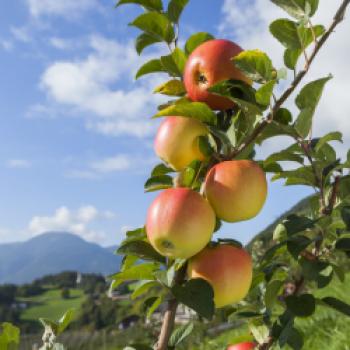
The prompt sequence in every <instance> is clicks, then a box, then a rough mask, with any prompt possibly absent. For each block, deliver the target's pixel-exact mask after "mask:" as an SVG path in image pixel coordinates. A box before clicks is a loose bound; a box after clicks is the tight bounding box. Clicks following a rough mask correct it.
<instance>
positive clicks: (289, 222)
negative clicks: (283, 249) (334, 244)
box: [283, 214, 315, 236]
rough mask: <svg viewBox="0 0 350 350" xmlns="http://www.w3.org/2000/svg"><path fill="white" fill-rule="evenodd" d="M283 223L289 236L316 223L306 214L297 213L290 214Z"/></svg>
mask: <svg viewBox="0 0 350 350" xmlns="http://www.w3.org/2000/svg"><path fill="white" fill-rule="evenodd" d="M283 225H284V227H285V228H286V230H287V235H288V236H293V235H295V234H296V233H299V232H303V231H305V230H307V229H310V228H312V227H313V226H314V225H315V222H314V220H311V219H309V218H307V217H306V216H298V215H295V214H292V215H289V216H288V217H287V218H286V219H285V220H284V221H283Z"/></svg>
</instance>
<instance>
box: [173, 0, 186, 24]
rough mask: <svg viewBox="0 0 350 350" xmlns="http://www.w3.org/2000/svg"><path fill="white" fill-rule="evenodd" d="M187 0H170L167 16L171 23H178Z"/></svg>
mask: <svg viewBox="0 0 350 350" xmlns="http://www.w3.org/2000/svg"><path fill="white" fill-rule="evenodd" d="M188 1H189V0H170V1H169V5H168V17H169V19H170V21H172V22H173V23H178V22H179V19H180V16H181V14H182V12H183V10H184V8H185V7H186V5H187V4H188Z"/></svg>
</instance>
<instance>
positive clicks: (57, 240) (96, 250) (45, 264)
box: [0, 232, 121, 284]
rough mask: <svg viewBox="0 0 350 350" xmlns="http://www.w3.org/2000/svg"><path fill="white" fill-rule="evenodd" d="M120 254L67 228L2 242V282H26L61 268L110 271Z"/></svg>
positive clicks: (115, 265) (115, 268)
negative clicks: (61, 230)
mask: <svg viewBox="0 0 350 350" xmlns="http://www.w3.org/2000/svg"><path fill="white" fill-rule="evenodd" d="M120 262H121V257H119V256H116V255H114V254H113V253H112V252H111V251H110V250H108V249H105V248H102V247H101V246H99V245H97V244H94V243H90V242H86V241H84V240H83V239H81V238H80V237H78V236H76V235H73V234H70V233H66V232H47V233H44V234H42V235H40V236H37V237H35V238H33V239H31V240H28V241H26V242H23V243H12V244H2V245H0V284H1V283H16V284H20V283H27V282H31V281H33V280H34V279H36V278H39V277H42V276H44V275H48V274H55V273H58V272H61V271H67V270H70V271H79V272H84V273H101V274H110V273H113V272H116V271H118V269H119V266H120Z"/></svg>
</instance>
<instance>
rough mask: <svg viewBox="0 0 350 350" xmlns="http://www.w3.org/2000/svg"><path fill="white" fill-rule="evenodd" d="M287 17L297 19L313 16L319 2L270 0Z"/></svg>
mask: <svg viewBox="0 0 350 350" xmlns="http://www.w3.org/2000/svg"><path fill="white" fill-rule="evenodd" d="M271 1H272V2H273V3H274V4H275V5H277V6H279V7H281V8H282V9H283V10H285V11H286V12H287V13H288V14H289V15H291V16H292V17H295V18H297V19H303V18H304V17H305V16H309V17H311V16H313V15H314V14H315V12H316V11H317V8H318V1H319V0H271Z"/></svg>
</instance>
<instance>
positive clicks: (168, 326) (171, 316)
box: [154, 263, 187, 350]
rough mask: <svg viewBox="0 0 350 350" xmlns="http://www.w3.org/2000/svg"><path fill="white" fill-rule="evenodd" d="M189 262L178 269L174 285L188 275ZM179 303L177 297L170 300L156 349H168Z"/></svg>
mask: <svg viewBox="0 0 350 350" xmlns="http://www.w3.org/2000/svg"><path fill="white" fill-rule="evenodd" d="M186 270H187V263H186V264H184V265H183V266H182V267H181V268H180V270H178V271H177V273H176V276H175V278H174V283H173V284H174V285H177V284H181V283H182V282H183V281H184V279H185V277H186ZM178 305H179V303H178V301H177V300H176V299H175V298H172V299H170V300H169V301H168V305H167V309H166V311H165V313H164V319H163V323H162V327H161V330H160V334H159V338H158V342H157V344H156V345H155V347H154V348H155V350H167V349H168V343H169V339H170V337H171V333H172V331H173V329H174V325H175V317H176V311H177V307H178Z"/></svg>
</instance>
